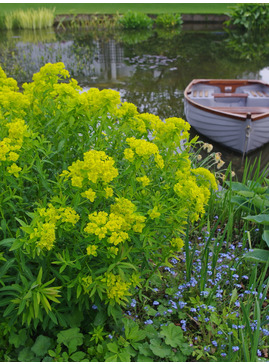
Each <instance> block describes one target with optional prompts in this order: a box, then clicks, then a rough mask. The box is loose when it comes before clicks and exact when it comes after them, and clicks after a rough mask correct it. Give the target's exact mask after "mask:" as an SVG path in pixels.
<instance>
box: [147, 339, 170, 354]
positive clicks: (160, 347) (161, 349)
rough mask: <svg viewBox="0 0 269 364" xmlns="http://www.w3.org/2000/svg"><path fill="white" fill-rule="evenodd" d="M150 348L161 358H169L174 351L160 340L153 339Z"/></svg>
mask: <svg viewBox="0 0 269 364" xmlns="http://www.w3.org/2000/svg"><path fill="white" fill-rule="evenodd" d="M149 347H150V349H151V350H152V352H153V354H154V355H156V356H157V357H159V358H165V357H168V356H169V355H170V354H171V350H172V349H171V347H169V346H168V345H166V344H165V343H163V342H162V341H161V340H160V339H151V340H150V345H149Z"/></svg>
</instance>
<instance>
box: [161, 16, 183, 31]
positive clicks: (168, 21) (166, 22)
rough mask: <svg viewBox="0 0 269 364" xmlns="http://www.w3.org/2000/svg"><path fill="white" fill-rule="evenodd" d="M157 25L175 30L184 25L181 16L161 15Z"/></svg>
mask: <svg viewBox="0 0 269 364" xmlns="http://www.w3.org/2000/svg"><path fill="white" fill-rule="evenodd" d="M155 23H156V25H157V26H158V27H161V28H175V27H178V26H180V25H182V23H183V21H182V18H181V15H180V14H169V13H167V14H160V15H158V16H157V18H156V20H155Z"/></svg>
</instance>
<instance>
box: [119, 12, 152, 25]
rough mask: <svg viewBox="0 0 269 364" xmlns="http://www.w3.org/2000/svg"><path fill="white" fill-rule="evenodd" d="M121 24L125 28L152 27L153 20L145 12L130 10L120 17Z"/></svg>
mask: <svg viewBox="0 0 269 364" xmlns="http://www.w3.org/2000/svg"><path fill="white" fill-rule="evenodd" d="M119 24H120V25H121V26H122V27H123V28H124V29H141V28H151V27H152V25H153V20H152V19H151V18H150V17H149V16H147V15H146V14H144V13H138V12H135V11H131V10H128V11H127V12H126V13H125V14H123V15H122V16H121V17H120V19H119Z"/></svg>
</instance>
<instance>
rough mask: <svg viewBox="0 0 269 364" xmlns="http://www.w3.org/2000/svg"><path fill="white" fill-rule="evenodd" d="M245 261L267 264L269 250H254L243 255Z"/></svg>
mask: <svg viewBox="0 0 269 364" xmlns="http://www.w3.org/2000/svg"><path fill="white" fill-rule="evenodd" d="M243 257H244V258H245V259H249V260H253V261H255V262H260V263H267V262H268V260H269V250H265V249H254V250H253V251H251V252H248V253H246V254H245V255H243Z"/></svg>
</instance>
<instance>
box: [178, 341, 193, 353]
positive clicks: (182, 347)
mask: <svg viewBox="0 0 269 364" xmlns="http://www.w3.org/2000/svg"><path fill="white" fill-rule="evenodd" d="M180 350H181V352H182V353H183V354H184V355H186V356H189V355H191V353H192V352H193V348H192V347H191V346H190V345H189V344H187V343H183V344H181V345H180Z"/></svg>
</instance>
